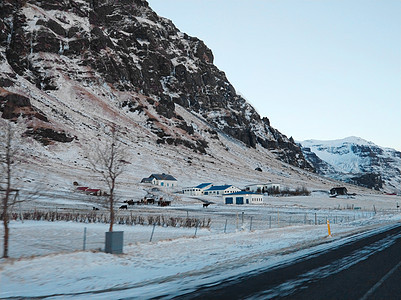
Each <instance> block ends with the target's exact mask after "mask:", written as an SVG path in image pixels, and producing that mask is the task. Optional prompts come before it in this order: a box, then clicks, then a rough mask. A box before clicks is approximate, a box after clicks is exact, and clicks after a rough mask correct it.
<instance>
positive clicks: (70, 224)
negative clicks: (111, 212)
mask: <svg viewBox="0 0 401 300" xmlns="http://www.w3.org/2000/svg"><path fill="white" fill-rule="evenodd" d="M163 213H164V214H160V211H142V212H135V213H134V212H133V211H124V212H117V215H116V223H115V224H116V226H115V230H120V228H121V230H123V231H124V246H129V245H135V244H136V243H149V242H158V241H160V240H166V239H177V238H182V237H194V236H200V235H210V234H222V233H233V232H236V231H253V230H267V229H272V228H282V227H287V226H297V225H310V226H312V225H320V224H326V222H327V220H330V223H331V224H347V223H348V222H353V221H357V220H361V219H366V218H369V217H371V216H373V215H374V214H375V212H368V211H355V210H352V211H351V210H350V211H348V210H347V211H344V210H327V211H317V212H313V211H311V210H307V211H302V210H299V209H274V208H263V209H259V208H248V209H247V210H241V209H232V208H225V207H216V208H213V209H211V208H207V209H185V208H182V209H180V208H170V209H166V210H164V211H163ZM11 217H12V218H11V219H12V220H14V221H16V222H13V224H12V226H11V232H10V257H21V256H31V255H44V254H49V253H58V252H71V251H76V250H103V248H104V239H105V231H107V230H108V226H107V223H108V221H109V220H108V217H109V216H108V214H107V213H105V212H92V211H90V212H86V213H85V212H83V213H82V212H79V213H75V212H60V211H36V210H35V211H31V212H29V211H27V212H13V213H12V214H11ZM27 220H30V221H27ZM34 220H40V221H48V222H34ZM56 221H64V222H56ZM23 222H25V223H23ZM119 226H121V227H119ZM2 230H3V229H2V228H1V229H0V234H1V238H0V245H1V246H2V244H3V241H2Z"/></svg>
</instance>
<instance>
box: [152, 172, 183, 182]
mask: <svg viewBox="0 0 401 300" xmlns="http://www.w3.org/2000/svg"><path fill="white" fill-rule="evenodd" d="M151 177H153V178H156V179H157V180H171V181H177V179H175V178H174V177H173V176H171V175H169V174H164V173H162V174H152V175H150V177H149V178H151Z"/></svg>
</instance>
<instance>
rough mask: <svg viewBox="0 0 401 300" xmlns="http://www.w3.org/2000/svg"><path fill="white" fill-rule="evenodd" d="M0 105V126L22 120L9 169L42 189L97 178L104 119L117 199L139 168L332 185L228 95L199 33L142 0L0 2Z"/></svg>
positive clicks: (144, 172)
mask: <svg viewBox="0 0 401 300" xmlns="http://www.w3.org/2000/svg"><path fill="white" fill-rule="evenodd" d="M0 112H1V117H2V118H3V119H0V121H1V126H2V128H4V127H3V126H5V125H4V124H5V122H6V121H5V120H8V121H12V122H17V124H18V126H19V127H20V130H21V128H23V127H24V126H26V128H27V129H24V132H23V134H22V135H21V137H20V138H18V139H17V140H16V141H17V142H18V146H19V147H20V148H21V153H22V156H23V158H22V164H21V165H20V167H21V168H22V169H24V170H23V171H24V173H23V175H18V176H17V177H16V179H19V180H20V185H21V186H23V187H24V188H25V187H26V186H29V185H30V186H36V189H39V190H40V191H42V192H43V191H47V190H51V191H53V192H52V193H53V194H52V195H56V194H57V193H58V192H59V191H64V192H69V191H71V190H74V187H73V186H72V182H74V181H77V182H78V183H80V184H84V185H87V186H90V187H102V183H101V179H100V178H99V176H98V175H97V174H94V173H93V172H92V171H91V168H90V164H89V162H88V153H90V152H91V151H92V150H93V147H94V146H93V145H94V144H95V143H96V142H99V141H102V140H103V139H105V138H106V134H105V132H104V130H103V128H105V127H107V126H108V125H111V124H114V125H115V126H116V127H118V128H121V133H122V136H123V143H124V144H125V145H126V147H127V148H128V151H127V157H126V159H125V161H127V162H129V164H128V165H127V172H126V173H125V174H124V176H123V177H121V179H120V180H121V188H120V189H119V191H121V192H122V193H124V194H125V195H129V197H135V196H137V195H138V196H144V195H146V192H147V191H145V190H144V188H145V186H143V185H140V184H138V183H139V182H140V180H141V178H143V177H148V176H149V175H150V174H151V173H161V172H165V173H170V174H172V175H173V176H174V177H175V178H177V179H178V181H179V186H182V187H184V186H191V185H195V184H199V183H201V182H214V183H217V184H224V183H230V184H235V185H238V186H239V187H243V186H244V185H246V184H250V183H258V182H277V183H280V184H282V185H283V186H288V187H294V188H295V187H302V186H305V187H307V188H309V189H326V190H327V189H329V188H330V187H332V186H333V185H335V184H336V183H333V182H332V181H330V180H328V179H322V178H321V177H320V176H318V175H316V174H313V173H310V172H309V171H313V170H314V169H313V167H311V165H310V164H309V163H308V162H307V161H306V160H305V158H304V156H303V154H302V152H301V149H300V147H299V146H298V145H297V144H295V143H294V141H293V140H292V139H291V138H287V137H286V136H285V135H283V134H281V133H280V132H279V131H277V130H276V129H274V128H272V127H271V126H270V124H269V120H268V119H267V118H261V117H260V116H259V115H258V114H257V112H256V111H255V109H254V108H253V107H252V106H251V105H250V104H249V103H247V102H246V101H245V100H244V99H243V98H242V97H241V96H239V95H237V94H236V92H235V89H234V87H233V86H232V85H231V84H230V83H229V82H228V80H227V78H226V77H225V74H224V72H222V71H220V70H218V69H217V67H216V66H214V65H213V55H212V52H211V50H210V49H208V48H207V47H206V46H205V45H204V43H203V42H202V41H200V40H199V39H197V38H193V37H189V36H188V35H186V34H184V33H182V32H180V31H179V30H178V29H177V28H176V27H175V26H174V25H173V23H172V22H171V21H170V20H167V19H164V18H161V17H159V16H158V15H157V14H156V13H155V12H153V11H152V9H151V8H150V7H149V5H148V4H147V2H146V1H143V0H133V1H105V0H98V1H89V0H88V1H85V0H75V1H74V0H70V1H50V0H42V1H34V0H31V1H11V0H5V1H1V2H0ZM256 168H260V169H261V170H262V171H263V172H259V171H255V169H256ZM63 195H64V196H63V197H65V195H66V194H63ZM170 196H171V197H172V198H174V197H175V195H174V194H171V195H170ZM49 197H50V196H49ZM77 197H78V198H79V197H81V196H80V195H78V196H77ZM42 199H43V197H42ZM52 199H53V200H52V201H54V197H53V198H52ZM79 200H82V199H79Z"/></svg>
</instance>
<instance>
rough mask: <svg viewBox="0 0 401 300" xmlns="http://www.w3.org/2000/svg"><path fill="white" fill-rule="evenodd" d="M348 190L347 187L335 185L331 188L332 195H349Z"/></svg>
mask: <svg viewBox="0 0 401 300" xmlns="http://www.w3.org/2000/svg"><path fill="white" fill-rule="evenodd" d="M347 193H348V191H347V188H346V187H343V186H341V187H334V188H332V189H331V190H330V195H347Z"/></svg>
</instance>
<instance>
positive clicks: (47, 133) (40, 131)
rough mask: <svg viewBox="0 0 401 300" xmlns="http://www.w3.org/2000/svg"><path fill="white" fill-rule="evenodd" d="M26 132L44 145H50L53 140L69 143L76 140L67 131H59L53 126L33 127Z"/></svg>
mask: <svg viewBox="0 0 401 300" xmlns="http://www.w3.org/2000/svg"><path fill="white" fill-rule="evenodd" d="M25 134H26V135H28V136H32V137H33V138H34V139H35V140H37V141H39V142H41V143H42V144H43V145H49V144H51V143H53V142H61V143H69V142H72V141H73V140H74V138H73V137H70V136H68V135H67V134H66V133H65V132H58V131H55V130H53V129H51V128H36V129H33V128H31V129H29V130H27V131H26V132H25Z"/></svg>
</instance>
